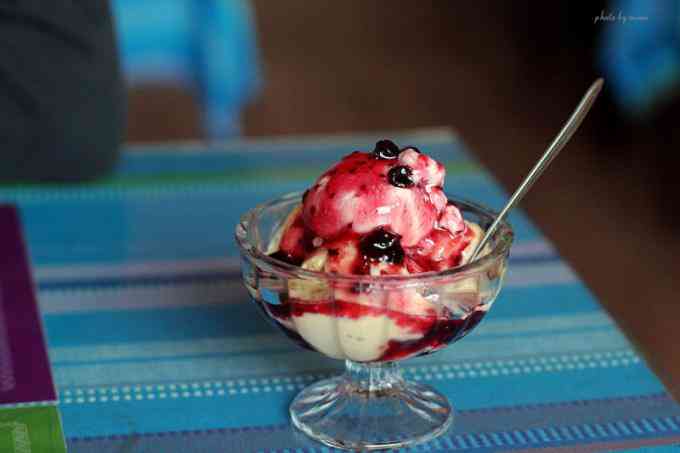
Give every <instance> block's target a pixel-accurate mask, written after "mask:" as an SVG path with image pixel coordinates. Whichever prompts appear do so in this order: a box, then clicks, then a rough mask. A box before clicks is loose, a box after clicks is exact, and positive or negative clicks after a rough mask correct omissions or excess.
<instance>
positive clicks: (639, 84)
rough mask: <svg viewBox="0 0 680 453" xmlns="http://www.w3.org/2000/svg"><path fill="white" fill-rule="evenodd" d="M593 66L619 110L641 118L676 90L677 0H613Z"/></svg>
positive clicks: (679, 60)
mask: <svg viewBox="0 0 680 453" xmlns="http://www.w3.org/2000/svg"><path fill="white" fill-rule="evenodd" d="M609 11H610V13H611V14H612V16H613V17H612V18H611V20H610V21H603V22H602V23H601V24H597V25H598V26H602V27H603V30H602V31H603V33H602V41H601V43H600V44H601V45H600V49H599V55H598V58H599V63H600V66H601V67H602V70H603V71H604V73H605V78H606V79H607V82H608V85H609V89H610V90H611V93H612V94H613V96H614V99H615V100H616V102H617V103H618V104H619V105H620V106H621V107H622V109H623V111H624V112H626V113H628V114H629V115H631V116H645V115H647V114H649V113H651V112H652V111H653V110H654V108H655V107H656V106H657V105H659V103H661V102H663V100H664V99H665V98H667V97H668V96H671V95H674V94H676V93H677V90H678V87H680V1H679V0H616V1H613V2H611V4H610V6H609Z"/></svg>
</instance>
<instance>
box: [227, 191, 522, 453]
mask: <svg viewBox="0 0 680 453" xmlns="http://www.w3.org/2000/svg"><path fill="white" fill-rule="evenodd" d="M301 202H302V194H299V193H296V194H289V195H286V196H283V197H281V198H279V199H276V200H273V201H271V202H268V203H264V204H262V205H259V206H257V207H255V208H254V209H252V210H250V211H248V212H247V213H245V214H244V215H243V216H242V217H241V221H240V223H239V224H238V225H237V227H236V240H237V242H238V245H239V248H240V251H241V255H242V260H241V263H242V264H241V266H242V275H243V279H244V282H245V286H246V288H247V289H248V292H249V293H250V296H251V297H252V299H253V301H255V303H257V305H258V306H259V307H260V308H261V310H262V312H263V313H264V314H265V316H266V317H267V318H269V319H270V320H271V321H273V323H274V324H275V325H276V326H277V327H278V328H280V329H281V330H282V332H283V333H284V334H285V335H287V336H288V337H289V338H291V339H292V340H293V341H295V342H296V343H298V344H299V345H300V346H302V347H304V348H307V349H311V350H314V351H318V352H319V353H321V354H324V355H326V356H328V357H331V358H334V359H339V360H345V363H346V372H345V373H344V374H343V375H341V376H339V377H335V378H331V379H326V380H323V381H320V382H317V383H315V384H312V385H310V386H309V387H307V388H306V389H304V390H303V391H302V392H301V393H300V394H298V395H297V397H296V398H295V399H294V400H293V402H292V404H291V406H290V416H291V419H292V422H293V424H294V425H295V426H296V427H297V428H298V429H299V430H301V431H302V432H304V433H305V434H307V435H309V436H310V437H312V438H314V439H316V440H318V441H320V442H322V443H324V444H326V445H330V446H333V447H338V448H346V449H382V448H398V447H402V446H406V445H411V444H414V443H417V442H423V441H427V440H430V439H433V438H434V437H436V436H437V435H439V434H441V433H443V432H444V431H446V430H447V428H448V427H449V426H450V425H451V423H452V421H453V409H452V407H451V405H450V403H449V401H448V400H447V398H446V397H445V396H443V395H442V394H440V393H438V392H437V391H435V390H434V389H432V388H430V387H429V386H426V385H423V384H420V383H416V382H410V381H407V380H405V379H404V378H403V377H402V375H401V372H400V369H399V366H398V363H399V362H400V361H401V360H405V359H408V358H411V357H416V356H422V355H425V354H431V353H434V352H436V351H439V350H442V349H443V348H445V347H446V346H447V345H449V344H451V343H453V342H455V341H457V340H460V339H461V338H463V337H464V336H465V335H466V334H467V333H469V332H470V331H471V330H472V329H473V328H474V327H475V326H477V325H478V324H479V322H480V321H481V320H482V319H483V317H484V316H485V314H486V313H487V312H488V311H489V309H490V308H491V305H492V304H493V302H494V300H495V299H496V296H497V295H498V293H499V291H500V289H501V286H502V282H503V276H504V274H505V270H506V265H507V258H508V254H509V250H510V246H511V244H512V240H513V233H512V229H511V227H510V225H509V224H507V223H502V224H501V225H500V227H499V228H498V229H497V230H496V233H495V234H494V236H493V237H492V239H491V240H490V241H489V243H488V245H487V246H486V247H485V249H484V250H483V251H482V252H481V253H480V255H479V257H478V258H477V259H475V260H474V261H471V262H468V263H465V264H463V265H461V266H458V267H451V268H447V269H444V270H440V271H426V272H420V273H409V274H407V275H400V274H390V275H383V274H382V273H379V274H378V275H371V274H368V275H366V274H343V273H334V272H328V271H324V270H323V266H319V265H317V264H315V263H316V261H315V259H308V260H306V261H305V262H304V263H297V264H296V263H292V262H290V260H286V259H284V258H283V257H279V258H277V254H276V253H272V251H275V250H273V249H272V244H273V243H274V244H276V243H277V241H280V237H277V236H280V235H281V231H282V230H283V228H284V226H285V224H286V222H287V221H289V220H288V219H290V218H291V216H292V215H291V214H292V213H293V212H294V211H295V210H296V209H299V206H300V204H301ZM448 203H449V204H453V205H454V206H455V207H457V208H458V210H459V211H460V213H461V214H462V216H463V218H464V219H465V220H466V221H469V222H472V223H473V224H476V225H478V226H479V227H480V228H481V230H485V229H486V228H488V226H489V225H490V224H491V223H492V222H493V220H494V218H495V215H496V214H495V213H494V212H492V211H490V210H488V209H486V208H484V207H482V206H479V205H477V204H474V203H470V202H466V201H464V200H460V199H456V198H449V199H448ZM324 253H325V254H326V256H325V257H324V256H320V257H318V260H317V261H319V262H321V261H322V260H324V259H326V258H327V255H328V254H330V253H336V254H337V253H338V252H337V251H334V250H333V249H329V250H326V251H325V252H324ZM340 253H342V251H341V252H340Z"/></svg>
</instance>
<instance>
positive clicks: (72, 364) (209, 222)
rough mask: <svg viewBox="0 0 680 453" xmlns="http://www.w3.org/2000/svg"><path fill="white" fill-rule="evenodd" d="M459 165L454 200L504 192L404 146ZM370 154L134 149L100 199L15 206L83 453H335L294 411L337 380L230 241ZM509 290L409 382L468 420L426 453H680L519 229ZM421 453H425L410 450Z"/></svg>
mask: <svg viewBox="0 0 680 453" xmlns="http://www.w3.org/2000/svg"><path fill="white" fill-rule="evenodd" d="M390 135H392V136H394V137H395V140H396V141H397V142H398V143H401V144H415V145H418V146H419V147H420V148H421V149H423V150H424V151H426V152H428V153H431V154H433V155H434V156H435V157H436V158H437V159H440V160H442V161H443V162H445V163H446V165H447V168H448V170H449V176H448V178H447V185H446V188H447V192H449V193H450V194H455V195H457V196H463V197H467V198H469V199H472V200H476V201H479V202H482V203H484V204H487V205H489V206H492V207H500V206H501V205H502V203H503V200H504V194H503V191H502V190H501V189H500V187H499V186H498V185H497V184H495V183H494V182H493V180H492V178H490V177H489V175H488V174H487V173H486V172H485V171H484V170H483V169H482V168H480V166H479V165H478V164H476V163H475V162H474V161H473V160H472V159H471V158H470V156H469V155H468V154H467V153H466V152H465V150H464V146H463V144H462V143H461V142H460V141H459V140H458V139H457V138H456V137H455V136H454V135H452V134H450V133H448V132H446V131H441V130H434V131H432V130H430V131H414V132H408V133H402V134H390ZM378 138H382V137H381V136H377V135H375V134H367V135H362V136H359V135H355V136H339V137H325V138H318V137H317V138H307V139H287V140H278V141H265V140H261V141H243V142H233V143H226V144H221V145H219V146H218V145H215V146H211V147H210V148H207V147H205V146H204V145H200V144H185V145H181V146H172V145H158V146H154V147H142V148H140V149H130V150H129V151H128V152H126V153H125V154H124V158H123V160H122V162H121V164H120V167H119V169H118V172H117V173H116V175H115V176H114V177H112V178H110V179H109V180H107V181H102V182H100V183H97V184H89V185H82V186H66V187H63V186H61V187H57V186H55V187H45V186H41V187H26V186H23V187H4V188H0V201H9V202H14V203H16V204H18V205H19V207H20V209H21V214H22V217H23V222H24V225H25V229H26V232H25V233H26V236H27V238H28V244H29V249H30V253H31V258H32V261H33V265H34V275H35V278H36V285H37V288H38V291H39V299H40V305H41V309H42V314H43V317H44V320H45V326H46V329H47V335H48V342H49V349H50V359H51V362H52V367H53V372H54V377H55V380H56V382H57V386H58V389H59V396H60V400H61V406H60V407H61V411H62V416H63V423H64V430H65V434H66V436H67V438H68V443H69V451H71V452H86V451H88V452H89V451H98V452H100V453H104V452H118V451H132V452H170V453H172V452H184V451H201V452H203V451H206V452H207V451H210V452H212V451H229V452H232V451H233V452H241V451H243V452H246V451H277V452H279V451H280V452H288V451H289V452H303V451H304V452H325V451H330V450H329V449H326V448H323V447H321V446H319V445H318V444H314V443H312V442H310V441H308V440H306V439H305V438H303V437H301V436H299V435H298V434H296V433H295V432H293V431H292V430H291V428H290V427H289V424H288V420H287V415H286V414H287V412H286V411H287V405H288V403H289V402H290V400H291V399H292V397H293V396H294V395H295V393H296V392H297V391H299V390H300V389H301V388H303V387H304V386H305V385H307V384H309V383H310V382H313V381H314V380H317V379H320V378H322V377H324V376H328V375H330V374H333V373H337V372H338V371H339V370H340V364H339V363H337V362H336V361H333V360H330V359H326V358H323V357H321V356H320V355H318V354H314V353H311V352H306V351H301V350H298V349H296V346H294V345H292V344H290V343H289V342H288V340H287V339H286V338H285V337H284V336H283V335H281V334H279V333H278V332H276V331H274V330H273V329H272V328H271V327H270V326H269V324H267V323H266V322H265V321H264V320H263V319H262V318H261V317H260V315H259V312H257V310H256V308H255V307H254V305H253V304H251V303H250V302H249V301H248V299H247V294H246V292H245V290H244V289H243V288H242V287H241V285H240V282H239V279H238V276H239V274H238V260H237V251H236V248H235V245H234V242H233V239H232V237H233V228H234V225H235V224H236V222H237V219H238V217H239V215H240V214H241V213H242V212H243V211H245V210H246V209H247V208H248V207H250V206H252V205H253V204H255V203H258V202H261V201H264V200H267V199H269V198H272V197H275V196H278V195H281V194H283V193H285V192H290V191H295V190H301V189H304V188H305V186H306V185H308V184H309V183H310V181H311V180H312V179H313V178H314V177H315V175H316V174H318V173H319V172H320V171H321V170H322V169H323V168H324V167H326V166H328V165H329V164H330V163H331V162H333V161H335V160H337V159H338V158H339V157H340V156H342V155H343V154H346V153H348V152H350V151H352V150H354V149H368V148H370V147H371V146H372V144H373V143H374V142H375V141H376V139H378ZM511 222H512V223H513V226H514V228H515V230H516V232H517V242H516V245H515V246H514V249H513V253H512V257H511V266H510V270H509V275H508V278H507V282H506V286H505V288H504V290H503V291H502V293H501V296H500V297H499V298H498V300H497V302H496V304H495V306H494V308H493V310H492V311H491V313H490V315H489V316H488V317H487V318H486V319H485V321H484V322H483V323H482V324H481V325H480V327H479V328H478V329H477V330H476V331H475V332H473V333H472V334H471V335H469V336H468V337H466V338H465V339H464V340H463V341H461V342H460V343H457V344H454V345H453V346H452V347H450V348H448V349H447V350H446V351H444V352H441V353H438V354H434V355H432V356H428V357H423V358H419V359H414V360H411V361H408V362H406V363H405V369H406V374H407V376H408V377H410V378H411V379H415V380H419V381H423V382H428V383H430V384H432V385H434V386H435V387H436V388H437V389H439V390H441V391H443V392H444V393H446V394H447V395H448V396H449V397H450V399H451V401H452V402H453V404H454V405H455V406H456V408H457V410H458V417H457V420H456V423H455V424H454V426H453V428H452V429H451V431H450V432H449V433H447V434H446V435H445V436H443V437H441V438H440V439H438V440H435V441H433V442H431V443H429V444H426V445H424V446H420V447H417V448H414V449H412V451H464V450H470V451H498V450H503V449H506V450H517V451H522V450H529V449H536V448H543V449H547V450H555V451H606V450H612V449H624V448H627V449H634V448H638V447H642V446H648V447H649V448H651V446H653V445H657V444H672V443H676V444H677V443H678V442H680V408H679V407H678V405H677V404H676V403H674V402H673V401H672V400H671V399H670V397H669V395H668V394H667V392H666V390H665V389H664V388H663V386H662V385H661V384H660V382H659V381H658V379H657V378H656V377H655V376H654V374H653V373H652V372H651V371H650V370H649V369H648V367H647V366H646V364H645V363H644V361H643V360H642V359H641V358H640V356H639V355H638V354H637V353H636V352H635V350H634V349H633V348H632V347H631V345H630V344H629V343H628V341H627V340H626V338H625V336H624V335H623V334H622V333H621V332H620V330H619V329H618V328H617V326H616V324H615V323H614V322H613V321H612V319H611V318H610V317H609V316H608V315H607V314H606V313H605V312H604V311H603V310H602V308H601V307H600V306H599V304H598V303H597V301H596V300H595V298H594V297H593V295H592V294H591V293H590V292H589V291H588V289H587V288H586V287H585V286H584V285H583V284H582V283H581V282H580V280H579V278H578V277H577V276H576V275H575V274H574V272H573V271H572V270H571V268H570V267H569V266H568V265H567V264H566V263H565V262H564V261H562V260H561V259H560V257H559V255H558V254H557V253H556V251H555V249H554V248H553V247H552V246H551V245H550V244H549V243H548V242H547V241H546V240H545V238H544V237H543V236H542V235H541V233H540V232H539V230H538V229H537V228H536V227H535V226H534V225H533V224H532V223H531V222H530V221H529V220H528V219H527V218H526V216H525V215H524V214H522V213H521V212H520V211H518V212H516V213H514V214H512V216H511ZM409 451H411V450H409Z"/></svg>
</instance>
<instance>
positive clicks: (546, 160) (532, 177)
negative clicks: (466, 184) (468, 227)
mask: <svg viewBox="0 0 680 453" xmlns="http://www.w3.org/2000/svg"><path fill="white" fill-rule="evenodd" d="M603 84H604V80H603V79H601V78H600V79H597V80H596V81H595V82H593V84H592V85H591V86H590V88H588V91H587V92H586V94H585V95H584V96H583V98H582V99H581V102H579V104H578V106H577V107H576V109H575V110H574V112H573V113H572V114H571V116H570V117H569V120H567V122H566V123H565V125H564V126H563V127H562V130H561V131H560V132H559V134H557V136H556V137H555V138H554V139H553V141H552V143H550V146H548V149H547V150H546V151H545V153H544V154H543V156H541V158H540V159H539V160H538V162H536V165H534V168H532V169H531V171H530V172H529V174H528V175H527V177H526V178H524V181H522V184H520V185H519V187H518V188H517V190H515V193H513V194H512V196H511V197H510V200H509V201H508V202H507V204H506V205H505V206H504V207H503V210H501V212H500V213H499V214H498V217H496V219H495V220H494V221H493V223H492V224H491V226H490V227H489V228H488V229H487V230H486V233H485V234H484V237H483V238H482V240H481V241H479V244H477V247H476V248H475V250H474V252H472V255H471V256H470V260H469V261H472V260H474V259H475V258H477V255H478V254H479V252H480V251H481V250H482V249H483V248H484V246H485V245H486V243H487V242H488V241H489V239H490V238H491V236H493V234H494V232H495V231H496V228H498V225H499V224H500V223H501V222H502V221H503V219H504V218H505V216H506V215H507V214H508V212H510V210H511V209H512V208H514V207H515V205H517V203H519V201H520V200H521V199H522V198H523V197H524V195H525V194H526V193H527V192H528V191H529V189H531V186H533V185H534V183H535V182H536V180H537V179H538V178H539V177H540V176H541V174H542V173H543V172H544V171H545V169H546V168H547V167H548V165H550V163H551V162H552V161H553V159H555V157H557V155H558V154H559V152H560V151H562V148H564V146H565V145H566V144H567V143H568V142H569V140H570V139H571V137H572V136H573V135H574V132H576V130H577V129H578V128H579V126H580V125H581V123H582V122H583V120H584V118H585V117H586V115H587V114H588V112H589V111H590V108H591V107H592V106H593V103H594V102H595V99H596V98H597V95H598V94H600V91H601V90H602V85H603Z"/></svg>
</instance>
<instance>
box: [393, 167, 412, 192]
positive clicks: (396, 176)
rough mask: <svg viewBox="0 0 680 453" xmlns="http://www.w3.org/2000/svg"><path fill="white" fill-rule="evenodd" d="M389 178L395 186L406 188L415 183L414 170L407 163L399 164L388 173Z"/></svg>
mask: <svg viewBox="0 0 680 453" xmlns="http://www.w3.org/2000/svg"><path fill="white" fill-rule="evenodd" d="M387 180H388V181H389V182H390V184H392V185H393V186H395V187H401V188H403V189H406V188H408V187H411V186H413V185H414V184H415V182H413V170H411V167H407V166H406V165H398V166H396V167H393V168H391V169H390V171H389V172H388V173H387Z"/></svg>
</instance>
